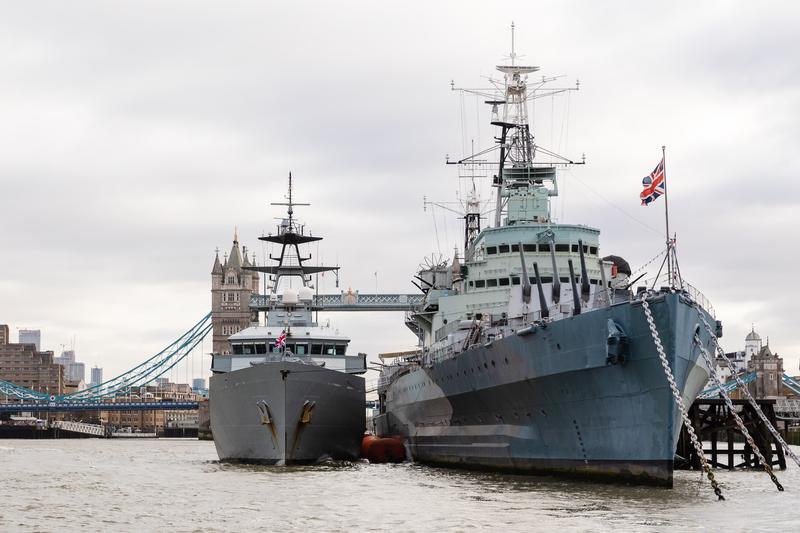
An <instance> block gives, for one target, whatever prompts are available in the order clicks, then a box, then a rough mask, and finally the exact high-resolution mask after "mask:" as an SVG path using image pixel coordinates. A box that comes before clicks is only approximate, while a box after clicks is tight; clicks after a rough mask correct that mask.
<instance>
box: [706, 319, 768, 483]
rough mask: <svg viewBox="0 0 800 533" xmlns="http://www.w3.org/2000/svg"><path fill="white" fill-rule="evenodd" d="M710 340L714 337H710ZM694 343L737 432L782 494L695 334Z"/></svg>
mask: <svg viewBox="0 0 800 533" xmlns="http://www.w3.org/2000/svg"><path fill="white" fill-rule="evenodd" d="M712 338H714V337H713V336H712ZM694 342H695V343H696V344H697V346H698V347H699V348H700V353H701V354H702V356H703V360H705V362H706V365H708V369H709V373H710V374H711V379H713V380H714V383H716V385H717V387H720V392H721V393H722V398H723V399H724V400H725V405H727V406H728V410H729V411H730V413H731V415H732V416H733V419H734V421H736V425H737V426H738V427H739V431H741V432H742V435H744V438H745V439H746V440H747V444H749V445H750V449H752V450H753V453H754V454H755V455H756V457H758V460H759V461H760V462H761V466H763V467H764V471H765V472H766V473H767V474H768V475H769V477H770V479H771V480H772V482H773V483H774V484H775V486H776V487H777V488H778V490H779V491H781V492H782V491H783V485H781V483H780V481H778V478H777V477H775V472H773V471H772V465H771V464H769V463H768V462H767V460H766V459H765V458H764V456H763V455H762V454H761V450H760V449H759V447H758V446H756V443H755V441H754V440H753V437H752V435H750V432H749V431H747V428H746V427H745V425H744V421H743V420H742V417H740V416H739V413H737V412H736V408H735V407H734V406H733V402H732V401H731V397H730V396H729V395H728V393H727V392H725V391H724V390H722V389H721V387H722V382H721V381H720V380H719V376H718V375H717V371H716V368H714V362H713V361H712V360H711V356H710V355H709V354H708V351H707V350H706V347H705V346H703V342H702V341H701V340H700V335H698V334H697V333H695V334H694Z"/></svg>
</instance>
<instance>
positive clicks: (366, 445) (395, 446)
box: [361, 435, 406, 463]
mask: <svg viewBox="0 0 800 533" xmlns="http://www.w3.org/2000/svg"><path fill="white" fill-rule="evenodd" d="M361 457H363V458H364V459H367V460H369V462H370V463H402V462H403V461H404V460H405V458H406V447H405V446H404V445H403V440H402V439H400V438H398V437H376V436H375V435H365V436H364V439H363V440H362V441H361Z"/></svg>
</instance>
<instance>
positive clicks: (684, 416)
mask: <svg viewBox="0 0 800 533" xmlns="http://www.w3.org/2000/svg"><path fill="white" fill-rule="evenodd" d="M642 309H644V314H645V317H646V318H647V323H648V325H649V326H650V334H651V335H652V337H653V343H655V345H656V350H657V351H658V358H659V359H660V360H661V366H662V367H663V369H664V374H665V375H666V376H667V382H668V383H669V388H670V390H672V396H673V398H674V399H675V404H676V405H677V406H678V410H679V411H680V413H681V418H682V419H683V424H684V426H685V427H686V431H687V433H689V439H691V441H692V445H693V446H694V449H695V451H696V452H697V456H698V457H699V458H700V463H701V464H702V467H703V472H705V473H706V476H707V477H708V481H709V482H711V487H712V488H713V489H714V494H716V495H717V498H718V499H719V500H724V499H725V496H723V495H722V489H721V488H720V487H719V483H717V480H716V479H715V478H714V472H712V471H711V467H710V466H709V464H708V460H707V459H706V456H705V453H703V446H702V444H700V440H699V439H698V438H697V434H696V433H695V432H694V427H692V422H691V420H689V415H688V414H687V412H686V406H685V405H683V398H682V397H681V393H680V391H679V390H678V385H677V384H676V383H675V377H674V376H673V375H672V370H671V369H670V367H669V361H668V360H667V354H666V353H665V352H664V346H663V345H662V344H661V338H660V337H659V335H658V330H656V323H655V321H654V320H653V313H652V312H651V311H650V304H648V303H647V293H646V292H645V293H642Z"/></svg>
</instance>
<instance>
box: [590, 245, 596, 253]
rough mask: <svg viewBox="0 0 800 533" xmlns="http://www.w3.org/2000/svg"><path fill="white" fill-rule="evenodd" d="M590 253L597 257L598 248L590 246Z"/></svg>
mask: <svg viewBox="0 0 800 533" xmlns="http://www.w3.org/2000/svg"><path fill="white" fill-rule="evenodd" d="M589 253H590V254H592V255H597V246H590V247H589Z"/></svg>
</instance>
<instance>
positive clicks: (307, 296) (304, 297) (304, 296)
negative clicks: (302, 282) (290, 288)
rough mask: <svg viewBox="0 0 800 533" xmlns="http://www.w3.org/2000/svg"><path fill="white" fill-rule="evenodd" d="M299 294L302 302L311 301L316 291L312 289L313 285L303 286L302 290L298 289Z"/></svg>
mask: <svg viewBox="0 0 800 533" xmlns="http://www.w3.org/2000/svg"><path fill="white" fill-rule="evenodd" d="M297 296H298V297H299V299H300V301H301V302H310V301H311V300H313V299H314V291H313V290H311V287H301V288H300V290H299V291H297Z"/></svg>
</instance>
